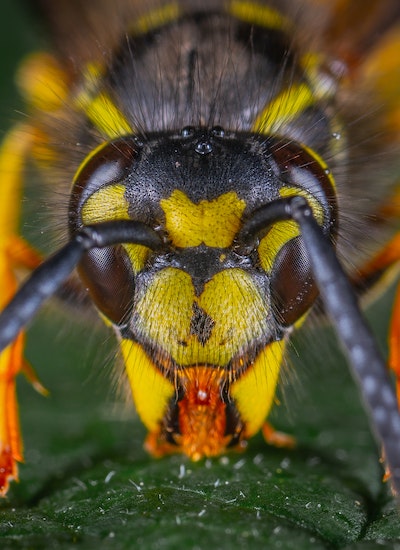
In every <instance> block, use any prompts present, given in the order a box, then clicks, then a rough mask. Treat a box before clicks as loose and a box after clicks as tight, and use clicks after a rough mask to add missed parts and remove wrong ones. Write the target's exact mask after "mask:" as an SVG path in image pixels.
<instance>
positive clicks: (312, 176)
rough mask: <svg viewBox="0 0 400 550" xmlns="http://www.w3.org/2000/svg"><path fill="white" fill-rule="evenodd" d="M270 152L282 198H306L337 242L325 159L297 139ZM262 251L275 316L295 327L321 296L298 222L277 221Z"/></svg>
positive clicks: (333, 197)
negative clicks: (301, 144) (297, 142)
mask: <svg viewBox="0 0 400 550" xmlns="http://www.w3.org/2000/svg"><path fill="white" fill-rule="evenodd" d="M271 151H272V163H273V164H274V166H275V170H276V173H277V175H278V179H279V181H280V182H281V183H280V188H279V195H280V197H279V198H284V197H291V196H296V195H300V196H302V197H304V198H306V199H307V201H308V203H309V205H310V206H311V208H312V210H313V214H314V217H315V219H316V220H317V222H318V223H319V225H320V226H321V229H322V231H323V232H324V233H325V235H326V236H328V237H329V238H330V239H331V240H333V239H334V236H335V233H336V230H337V226H336V211H337V206H336V193H335V184H334V180H333V178H332V176H331V174H330V173H329V171H328V170H327V167H326V166H325V164H324V162H323V160H322V159H321V158H320V157H319V156H318V155H317V154H316V153H314V152H313V151H309V150H307V149H306V148H303V147H302V146H300V145H299V144H296V143H293V142H291V143H288V144H286V145H282V144H277V145H276V146H273V147H272V148H271ZM258 254H259V259H260V263H261V266H262V268H263V269H264V270H265V271H266V272H267V273H269V275H270V285H271V286H270V288H271V300H272V306H273V309H274V313H275V317H276V320H277V321H278V323H280V324H281V325H283V326H291V325H293V324H294V323H295V322H296V321H298V320H299V319H300V318H301V317H302V316H303V315H304V314H305V313H306V312H307V311H308V310H309V309H310V307H311V306H312V305H313V303H314V302H315V300H316V298H317V296H318V289H317V287H316V285H315V283H314V280H313V278H312V272H311V266H310V263H309V259H308V254H307V252H306V250H305V248H304V245H303V242H302V239H301V235H300V232H299V228H298V225H297V224H296V223H295V222H294V221H292V220H284V221H278V222H276V223H274V224H273V225H272V226H271V227H270V228H268V231H267V233H266V234H265V236H264V237H263V238H262V239H261V240H260V243H259V246H258Z"/></svg>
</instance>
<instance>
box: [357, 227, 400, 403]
mask: <svg viewBox="0 0 400 550" xmlns="http://www.w3.org/2000/svg"><path fill="white" fill-rule="evenodd" d="M399 261H400V233H397V234H396V235H395V236H394V237H393V239H392V240H391V241H390V242H389V243H388V244H387V245H386V246H385V248H384V249H383V250H382V251H381V252H379V254H377V255H376V256H375V258H373V259H372V260H371V261H370V262H369V263H368V264H367V265H366V266H364V268H363V269H362V270H361V274H360V280H361V281H363V280H365V281H367V280H368V279H370V278H371V277H372V278H373V275H374V273H376V274H378V275H379V274H381V273H383V272H384V271H385V270H386V269H388V268H389V267H391V266H392V265H394V264H396V263H397V262H399ZM388 364H389V367H390V368H391V369H392V370H393V372H394V374H395V377H396V390H397V399H398V402H399V408H400V285H399V286H398V287H397V293H396V298H395V301H394V306H393V310H392V318H391V322H390V329H389V360H388Z"/></svg>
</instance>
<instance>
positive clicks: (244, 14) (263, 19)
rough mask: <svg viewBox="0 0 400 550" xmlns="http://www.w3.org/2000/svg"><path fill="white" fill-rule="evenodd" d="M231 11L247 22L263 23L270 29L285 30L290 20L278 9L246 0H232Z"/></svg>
mask: <svg viewBox="0 0 400 550" xmlns="http://www.w3.org/2000/svg"><path fill="white" fill-rule="evenodd" d="M228 11H229V13H231V14H232V15H233V16H234V17H237V18H238V19H241V20H242V21H245V22H246V23H250V24H256V25H261V26H263V27H266V28H268V29H275V30H283V29H285V28H287V27H288V25H289V21H288V20H287V19H286V18H285V17H283V15H282V14H280V13H279V12H278V11H277V10H274V9H273V8H271V7H268V6H264V5H263V4H257V3H254V2H249V1H246V0H231V2H230V3H229V8H228Z"/></svg>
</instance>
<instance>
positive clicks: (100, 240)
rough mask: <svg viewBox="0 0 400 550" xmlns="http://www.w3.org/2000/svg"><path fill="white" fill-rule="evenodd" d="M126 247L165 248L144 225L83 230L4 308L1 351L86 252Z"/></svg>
mask: <svg viewBox="0 0 400 550" xmlns="http://www.w3.org/2000/svg"><path fill="white" fill-rule="evenodd" d="M122 243H135V244H141V245H144V246H147V247H149V248H151V249H152V250H157V249H159V248H160V247H161V244H162V242H161V238H160V237H159V235H158V234H157V233H156V231H154V229H152V228H151V227H149V226H148V225H146V224H144V223H141V222H134V221H129V220H126V221H125V220H124V221H116V222H104V223H99V224H95V225H90V226H85V227H83V228H82V229H80V230H79V231H77V232H76V233H75V235H74V236H73V237H72V238H71V240H70V242H69V243H67V244H66V245H65V246H63V247H62V248H61V249H60V250H59V251H58V252H56V253H55V254H54V255H53V256H51V257H50V258H48V259H47V260H46V261H44V262H43V263H42V264H41V265H40V266H39V267H38V268H37V269H35V271H34V272H33V273H32V275H31V276H30V277H29V278H28V280H27V281H26V282H25V283H24V284H23V285H22V286H21V288H20V289H19V290H18V292H17V293H16V294H15V296H14V298H13V299H12V300H11V301H10V303H9V304H8V305H7V306H6V307H5V308H4V310H3V312H2V313H1V315H0V351H2V350H3V349H4V348H6V347H7V346H8V345H9V344H10V343H11V342H12V341H13V340H14V339H15V338H16V336H17V335H18V333H19V331H20V330H21V329H22V328H23V327H24V326H25V325H26V324H27V323H28V322H29V321H30V320H31V319H32V318H33V317H34V315H35V313H36V312H37V311H38V309H39V308H40V306H41V305H42V304H43V302H44V301H45V300H47V298H50V297H51V296H53V295H54V294H55V293H56V292H57V290H58V289H59V288H60V286H61V285H62V283H63V282H64V281H65V280H66V279H67V277H68V276H69V275H70V274H71V272H72V271H73V270H74V269H75V267H76V266H77V264H78V263H79V261H80V260H81V258H82V256H83V255H84V254H85V253H86V252H88V251H89V250H91V249H92V248H105V247H107V246H113V245H116V244H122Z"/></svg>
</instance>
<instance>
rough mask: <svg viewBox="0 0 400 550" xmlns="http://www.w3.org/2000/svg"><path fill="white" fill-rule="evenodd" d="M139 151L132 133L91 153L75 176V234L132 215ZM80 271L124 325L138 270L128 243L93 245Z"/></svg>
mask: <svg viewBox="0 0 400 550" xmlns="http://www.w3.org/2000/svg"><path fill="white" fill-rule="evenodd" d="M139 154H140V148H139V147H138V145H137V141H136V139H135V138H134V137H127V138H123V139H118V140H116V141H114V142H110V143H107V144H105V145H103V146H102V147H100V148H99V149H98V150H97V151H94V152H93V153H91V154H89V155H88V157H87V158H86V159H85V161H84V162H83V164H82V166H81V167H80V169H79V170H78V172H77V175H76V176H75V180H74V187H73V190H72V195H71V200H70V210H69V224H70V231H71V233H73V232H74V231H76V230H78V229H79V228H81V227H82V226H84V225H91V224H95V223H102V222H108V221H116V220H129V219H130V216H129V212H128V202H127V200H126V198H125V190H126V182H127V178H128V177H129V174H131V173H132V169H133V166H134V164H135V162H136V161H137V158H138V156H139ZM138 246H139V245H138ZM78 273H79V275H80V277H81V279H82V280H83V283H84V284H85V286H86V288H87V289H88V291H89V293H90V295H91V297H92V299H93V301H94V303H95V304H96V306H97V308H98V309H99V310H100V311H101V312H102V313H103V315H105V316H106V317H107V318H108V319H109V320H110V321H111V322H112V323H114V324H117V325H121V324H124V323H125V322H126V320H127V316H128V315H129V312H130V310H131V308H132V301H133V295H134V271H133V268H132V265H131V262H130V259H129V256H128V254H127V252H126V249H125V248H124V247H123V246H122V245H117V246H113V247H108V248H103V249H101V250H100V249H93V250H91V251H90V252H88V253H87V254H86V255H85V256H84V258H83V259H82V261H81V262H80V264H79V266H78Z"/></svg>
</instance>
